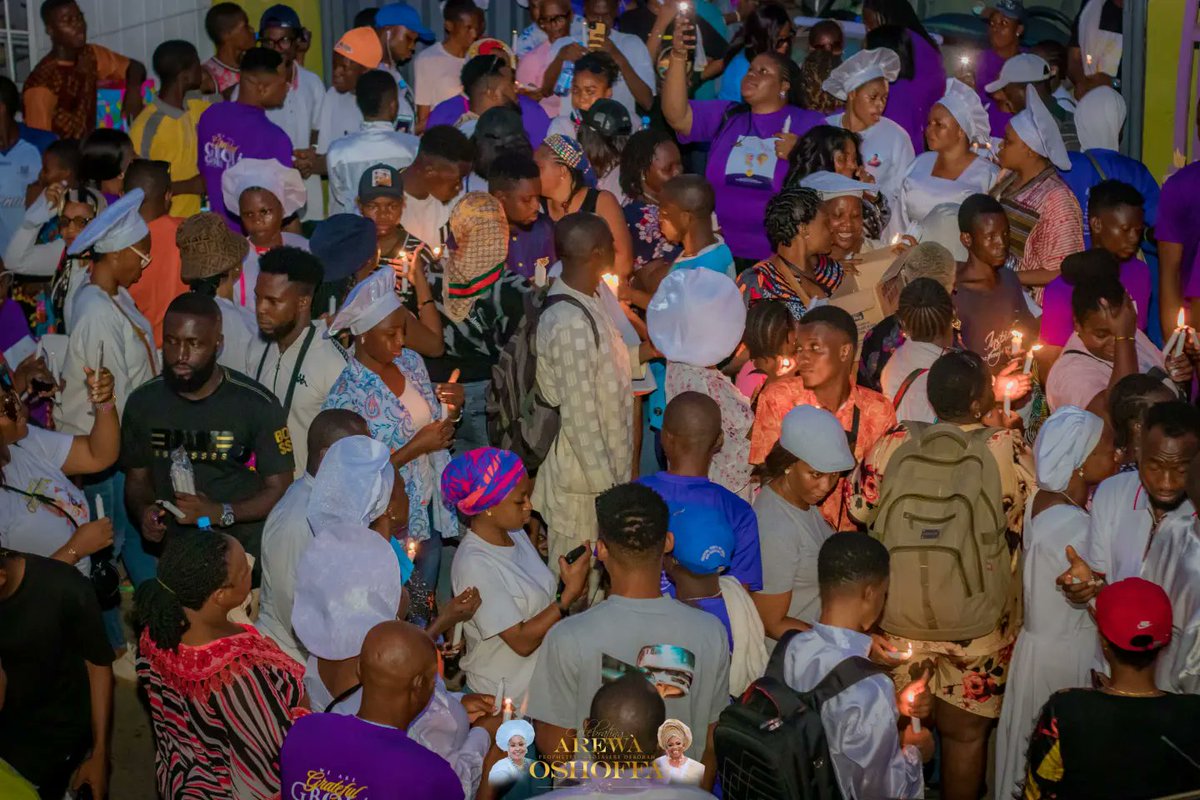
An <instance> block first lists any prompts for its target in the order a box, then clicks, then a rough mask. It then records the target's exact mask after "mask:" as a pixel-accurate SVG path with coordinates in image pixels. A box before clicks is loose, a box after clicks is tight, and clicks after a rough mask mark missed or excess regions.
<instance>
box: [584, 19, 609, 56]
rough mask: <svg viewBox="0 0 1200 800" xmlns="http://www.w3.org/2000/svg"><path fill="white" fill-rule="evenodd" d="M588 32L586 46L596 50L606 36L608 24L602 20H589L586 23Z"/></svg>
mask: <svg viewBox="0 0 1200 800" xmlns="http://www.w3.org/2000/svg"><path fill="white" fill-rule="evenodd" d="M587 32H588V47H589V48H590V49H592V50H597V49H599V48H600V47H601V46H603V44H604V40H605V39H606V38H608V26H607V25H605V24H604V23H603V22H589V23H588V24H587Z"/></svg>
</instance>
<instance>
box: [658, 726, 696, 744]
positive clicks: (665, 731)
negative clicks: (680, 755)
mask: <svg viewBox="0 0 1200 800" xmlns="http://www.w3.org/2000/svg"><path fill="white" fill-rule="evenodd" d="M672 736H678V737H679V738H680V739H682V740H683V749H684V750H686V749H688V748H689V747H691V746H692V729H691V728H689V727H688V726H687V723H685V722H683V721H681V720H677V719H668V720H667V721H666V722H664V723H663V724H662V725H659V726H658V746H659V747H661V748H662V749H663V750H666V749H667V740H668V739H670V738H671V737H672Z"/></svg>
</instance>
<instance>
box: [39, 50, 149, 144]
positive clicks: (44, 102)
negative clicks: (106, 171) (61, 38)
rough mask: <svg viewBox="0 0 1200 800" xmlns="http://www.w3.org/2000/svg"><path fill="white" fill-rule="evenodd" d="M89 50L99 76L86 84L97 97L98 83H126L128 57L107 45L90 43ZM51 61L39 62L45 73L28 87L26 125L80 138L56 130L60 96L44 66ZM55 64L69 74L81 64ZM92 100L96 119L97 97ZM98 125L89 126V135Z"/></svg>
mask: <svg viewBox="0 0 1200 800" xmlns="http://www.w3.org/2000/svg"><path fill="white" fill-rule="evenodd" d="M87 47H88V50H90V51H91V56H92V58H93V59H95V63H96V74H95V75H94V76H88V77H87V78H86V80H85V81H84V83H85V84H86V85H88V86H90V87H92V94H93V95H94V94H95V82H96V81H123V80H125V70H127V69H128V68H129V59H128V58H126V57H125V56H123V55H121V54H120V53H114V52H113V51H112V50H109V49H108V48H107V47H104V46H103V45H98V44H89V45H88V46H87ZM49 60H50V56H46V58H44V59H42V63H39V64H38V66H39V67H42V69H43V72H41V73H39V74H38V75H37V77H36V78H35V76H34V75H31V76H30V78H31V80H30V81H27V82H26V84H25V92H24V112H25V124H26V125H28V126H29V127H31V128H40V129H41V130H44V131H54V132H55V133H58V134H59V135H60V136H62V135H79V134H77V133H76V132H74V131H69V132H60V131H59V130H55V125H54V121H55V120H54V116H55V112H56V111H57V110H58V104H59V97H58V94H57V93H56V92H55V89H54V87H53V85H52V84H53V83H54V80H53V79H50V78H48V76H46V73H45V71H44V70H45V69H46V67H43V64H45V63H46V62H48V61H49ZM80 61H82V62H84V63H85V64H87V65H89V66H90V62H91V59H83V58H81V59H80ZM53 64H54V66H56V67H58V68H59V69H60V70H63V71H68V70H70V69H71V68H72V67H75V66H77V65H78V64H79V62H78V61H77V62H72V61H54V62H53ZM31 84H32V85H31ZM91 101H92V105H91V108H92V116H93V117H94V116H95V97H92V98H91ZM80 110H82V109H80ZM95 124H96V123H95V120H94V119H93V120H91V124H90V125H87V126H86V130H85V131H84V132H85V133H86V131H87V130H91V128H92V127H95ZM59 127H60V128H61V127H62V126H61V125H60V126H59Z"/></svg>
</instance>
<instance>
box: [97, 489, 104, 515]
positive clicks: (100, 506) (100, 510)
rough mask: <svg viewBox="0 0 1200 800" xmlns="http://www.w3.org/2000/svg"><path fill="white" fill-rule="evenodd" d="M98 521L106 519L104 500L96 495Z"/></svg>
mask: <svg viewBox="0 0 1200 800" xmlns="http://www.w3.org/2000/svg"><path fill="white" fill-rule="evenodd" d="M96 519H104V498H103V497H101V496H100V495H96Z"/></svg>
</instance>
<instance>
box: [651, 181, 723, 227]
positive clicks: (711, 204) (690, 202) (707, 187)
mask: <svg viewBox="0 0 1200 800" xmlns="http://www.w3.org/2000/svg"><path fill="white" fill-rule="evenodd" d="M663 198H664V199H666V200H668V201H670V203H671V204H672V205H674V206H676V207H677V208H679V209H680V210H682V211H686V212H687V213H689V214H694V215H696V216H698V217H707V216H710V215H711V214H712V213H713V209H714V208H716V206H717V196H716V194H715V193H714V192H713V187H712V184H710V183H709V182H708V181H706V180H705V179H704V178H702V177H701V176H699V175H676V176H675V177H674V178H671V180H669V181H667V182H666V183H665V184H663Z"/></svg>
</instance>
